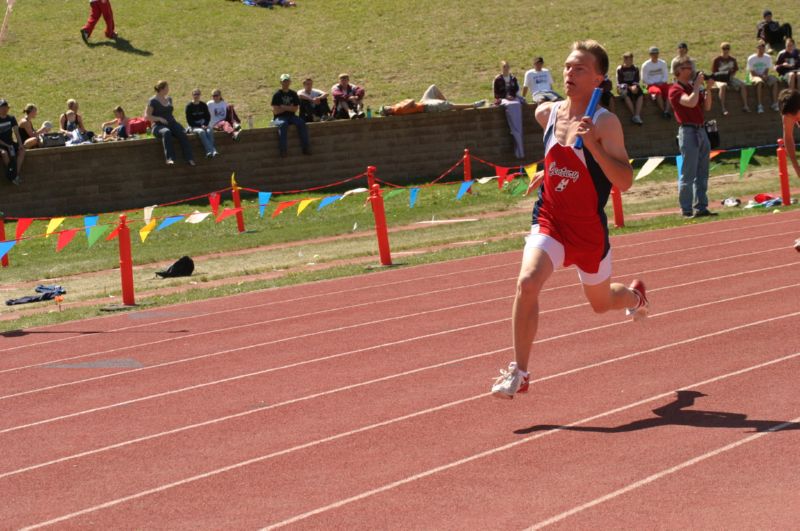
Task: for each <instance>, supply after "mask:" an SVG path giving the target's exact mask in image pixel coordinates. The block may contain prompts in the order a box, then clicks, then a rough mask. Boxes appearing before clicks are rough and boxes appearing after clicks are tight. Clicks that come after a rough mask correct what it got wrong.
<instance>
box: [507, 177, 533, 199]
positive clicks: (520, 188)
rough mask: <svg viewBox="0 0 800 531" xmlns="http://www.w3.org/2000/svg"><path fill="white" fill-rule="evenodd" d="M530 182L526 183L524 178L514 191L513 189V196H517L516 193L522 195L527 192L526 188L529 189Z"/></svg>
mask: <svg viewBox="0 0 800 531" xmlns="http://www.w3.org/2000/svg"><path fill="white" fill-rule="evenodd" d="M528 184H529V183H526V182H525V181H524V180H523V181H521V182H520V183H519V184H518V185H517V187H516V188H514V191H513V192H511V195H512V196H515V195H522V194H524V193H525V190H527V189H528Z"/></svg>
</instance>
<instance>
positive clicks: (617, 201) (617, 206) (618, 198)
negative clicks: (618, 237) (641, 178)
mask: <svg viewBox="0 0 800 531" xmlns="http://www.w3.org/2000/svg"><path fill="white" fill-rule="evenodd" d="M611 204H612V205H613V206H614V226H615V227H616V228H618V229H621V228H622V227H624V226H625V214H624V213H623V211H622V192H620V191H619V188H617V187H616V186H612V187H611Z"/></svg>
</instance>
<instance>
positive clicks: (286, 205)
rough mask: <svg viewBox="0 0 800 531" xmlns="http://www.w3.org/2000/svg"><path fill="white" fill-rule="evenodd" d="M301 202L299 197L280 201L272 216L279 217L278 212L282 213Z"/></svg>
mask: <svg viewBox="0 0 800 531" xmlns="http://www.w3.org/2000/svg"><path fill="white" fill-rule="evenodd" d="M299 202H300V200H299V199H293V200H291V201H284V202H283V203H278V206H276V207H275V211H274V212H273V213H272V217H273V218H275V217H277V216H278V214H280V213H281V212H283V211H284V210H286V209H287V208H289V207H290V206H292V205H296V204H297V203H299Z"/></svg>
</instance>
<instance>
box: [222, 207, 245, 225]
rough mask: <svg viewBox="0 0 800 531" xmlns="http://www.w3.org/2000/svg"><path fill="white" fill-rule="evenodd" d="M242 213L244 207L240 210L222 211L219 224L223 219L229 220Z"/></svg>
mask: <svg viewBox="0 0 800 531" xmlns="http://www.w3.org/2000/svg"><path fill="white" fill-rule="evenodd" d="M241 211H242V207H239V208H226V209H225V210H223V211H222V214H220V215H219V216H217V223H219V222H220V221H222V220H223V219H227V218H229V217H231V216H235V215H236V214H238V213H239V212H241Z"/></svg>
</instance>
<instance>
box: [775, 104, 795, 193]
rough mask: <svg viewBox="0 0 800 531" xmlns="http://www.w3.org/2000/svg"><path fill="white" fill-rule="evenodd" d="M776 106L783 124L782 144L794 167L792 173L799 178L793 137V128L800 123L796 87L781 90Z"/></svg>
mask: <svg viewBox="0 0 800 531" xmlns="http://www.w3.org/2000/svg"><path fill="white" fill-rule="evenodd" d="M778 108H779V109H780V111H781V118H782V120H781V121H782V125H783V145H784V146H785V148H786V154H787V155H788V156H789V160H790V161H791V163H792V167H793V168H794V173H795V174H796V175H797V177H798V179H800V163H798V162H797V153H796V148H795V137H794V130H795V129H796V128H797V126H798V125H800V91H798V90H797V89H786V90H782V91H781V93H780V95H779V96H778Z"/></svg>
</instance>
